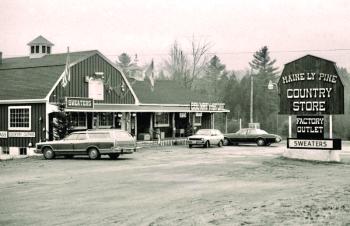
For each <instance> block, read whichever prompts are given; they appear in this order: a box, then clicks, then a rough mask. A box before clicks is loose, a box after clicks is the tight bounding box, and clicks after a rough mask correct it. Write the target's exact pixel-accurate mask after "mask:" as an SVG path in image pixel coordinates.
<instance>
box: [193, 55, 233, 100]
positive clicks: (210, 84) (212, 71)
mask: <svg viewBox="0 0 350 226" xmlns="http://www.w3.org/2000/svg"><path fill="white" fill-rule="evenodd" d="M225 68H226V66H225V65H224V64H222V63H221V61H220V58H219V57H218V56H216V55H215V56H213V57H212V58H211V59H210V61H209V62H208V63H207V65H206V68H205V73H204V75H203V76H201V77H200V78H198V79H197V81H195V83H194V88H195V89H197V90H200V92H201V93H202V94H204V95H206V96H208V98H209V101H211V102H217V101H219V100H221V99H222V95H221V90H222V89H224V85H225V81H224V80H225V79H226V78H227V72H226V71H225Z"/></svg>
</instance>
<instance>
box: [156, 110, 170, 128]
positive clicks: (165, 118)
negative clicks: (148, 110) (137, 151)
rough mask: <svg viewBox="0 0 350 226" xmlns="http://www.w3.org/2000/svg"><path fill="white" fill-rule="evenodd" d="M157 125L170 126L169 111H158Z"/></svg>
mask: <svg viewBox="0 0 350 226" xmlns="http://www.w3.org/2000/svg"><path fill="white" fill-rule="evenodd" d="M154 126H155V127H168V126H169V113H157V114H155V116H154Z"/></svg>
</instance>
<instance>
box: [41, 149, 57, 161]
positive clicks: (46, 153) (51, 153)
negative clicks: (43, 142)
mask: <svg viewBox="0 0 350 226" xmlns="http://www.w3.org/2000/svg"><path fill="white" fill-rule="evenodd" d="M43 155H44V158H45V159H53V158H55V152H54V151H53V150H52V149H51V148H49V147H45V148H44V150H43Z"/></svg>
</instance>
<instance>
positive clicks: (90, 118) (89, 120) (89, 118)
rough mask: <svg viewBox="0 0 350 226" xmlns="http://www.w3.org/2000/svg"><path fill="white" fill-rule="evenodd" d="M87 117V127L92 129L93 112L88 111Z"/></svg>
mask: <svg viewBox="0 0 350 226" xmlns="http://www.w3.org/2000/svg"><path fill="white" fill-rule="evenodd" d="M86 117H87V119H86V120H87V129H92V128H93V127H92V122H93V113H91V112H88V113H87V115H86Z"/></svg>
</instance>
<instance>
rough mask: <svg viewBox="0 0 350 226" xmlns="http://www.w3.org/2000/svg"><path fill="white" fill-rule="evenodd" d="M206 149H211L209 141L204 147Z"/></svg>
mask: <svg viewBox="0 0 350 226" xmlns="http://www.w3.org/2000/svg"><path fill="white" fill-rule="evenodd" d="M203 147H204V148H209V147H210V143H209V140H207V141H206V142H205V144H204V145H203Z"/></svg>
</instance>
